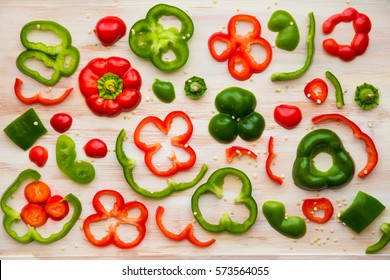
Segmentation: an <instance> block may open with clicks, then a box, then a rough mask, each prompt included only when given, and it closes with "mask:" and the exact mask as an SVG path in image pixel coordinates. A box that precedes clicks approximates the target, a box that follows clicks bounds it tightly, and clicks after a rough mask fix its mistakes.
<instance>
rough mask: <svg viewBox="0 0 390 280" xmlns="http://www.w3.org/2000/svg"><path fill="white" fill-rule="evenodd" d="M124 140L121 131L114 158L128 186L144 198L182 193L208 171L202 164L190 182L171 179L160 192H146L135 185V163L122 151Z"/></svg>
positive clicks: (124, 133)
mask: <svg viewBox="0 0 390 280" xmlns="http://www.w3.org/2000/svg"><path fill="white" fill-rule="evenodd" d="M125 138H126V131H125V130H124V129H122V130H121V131H120V133H119V135H118V137H117V139H116V144H115V153H116V158H117V160H118V162H119V164H120V165H121V166H122V168H123V174H124V176H125V179H126V181H127V183H128V184H129V186H130V187H131V188H132V189H133V190H134V191H135V192H136V193H138V194H140V195H142V196H144V197H148V198H154V199H159V198H164V197H167V196H169V195H171V194H172V193H174V192H179V191H184V190H186V189H189V188H192V187H193V186H195V185H196V184H198V183H199V181H200V180H202V178H203V177H204V175H205V174H206V172H207V170H208V167H207V165H206V164H203V165H202V167H201V169H200V171H199V173H198V174H197V175H196V176H195V178H194V179H193V180H192V181H189V182H180V183H176V182H175V181H174V180H173V179H172V178H169V179H168V183H167V186H166V187H165V188H164V189H162V190H160V191H150V190H147V189H145V188H144V187H142V186H140V185H139V184H137V182H136V181H135V180H134V175H133V172H134V168H135V167H136V161H135V160H134V159H132V158H129V157H127V155H126V153H125V151H124V149H123V142H124V140H125Z"/></svg>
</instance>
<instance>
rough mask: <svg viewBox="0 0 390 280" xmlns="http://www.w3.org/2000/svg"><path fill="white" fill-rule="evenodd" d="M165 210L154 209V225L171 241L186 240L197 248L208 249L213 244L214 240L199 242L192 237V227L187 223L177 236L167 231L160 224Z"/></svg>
mask: <svg viewBox="0 0 390 280" xmlns="http://www.w3.org/2000/svg"><path fill="white" fill-rule="evenodd" d="M164 211H165V209H164V207H162V206H158V207H157V209H156V223H157V226H158V228H159V229H160V230H161V232H162V233H163V234H164V235H165V236H166V237H168V238H169V239H172V240H177V241H181V240H184V239H187V240H188V241H190V242H191V243H192V244H194V245H196V246H199V247H208V246H210V245H211V244H213V243H214V242H215V239H214V238H213V239H210V240H209V241H204V242H203V241H200V240H199V239H198V238H196V237H195V236H194V227H193V225H192V223H189V224H188V225H187V226H186V227H185V228H184V229H183V230H182V231H181V232H180V233H179V234H176V233H173V232H171V231H169V230H168V229H167V228H166V227H165V226H164V224H163V222H162V215H163V213H164Z"/></svg>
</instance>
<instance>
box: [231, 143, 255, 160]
mask: <svg viewBox="0 0 390 280" xmlns="http://www.w3.org/2000/svg"><path fill="white" fill-rule="evenodd" d="M225 153H226V160H227V162H229V163H230V162H232V161H233V159H234V158H235V157H242V156H244V155H248V156H250V157H251V158H253V159H255V160H257V155H256V154H255V153H254V152H252V151H251V150H249V149H247V148H244V147H240V146H231V147H230V148H226V150H225Z"/></svg>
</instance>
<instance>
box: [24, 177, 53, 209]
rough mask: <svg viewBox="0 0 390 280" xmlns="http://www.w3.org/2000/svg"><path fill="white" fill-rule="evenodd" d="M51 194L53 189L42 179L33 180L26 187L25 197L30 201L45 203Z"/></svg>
mask: <svg viewBox="0 0 390 280" xmlns="http://www.w3.org/2000/svg"><path fill="white" fill-rule="evenodd" d="M50 195H51V190H50V188H49V186H48V185H46V183H44V182H42V181H38V182H31V183H29V184H27V185H26V187H25V188H24V197H25V198H26V200H27V201H28V202H29V203H35V204H41V205H43V204H45V202H46V201H47V200H48V199H49V197H50Z"/></svg>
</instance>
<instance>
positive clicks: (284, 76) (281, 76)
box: [271, 12, 316, 81]
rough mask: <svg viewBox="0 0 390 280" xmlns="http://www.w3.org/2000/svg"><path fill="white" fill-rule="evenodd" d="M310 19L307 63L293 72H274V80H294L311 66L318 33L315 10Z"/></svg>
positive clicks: (272, 77)
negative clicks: (315, 38)
mask: <svg viewBox="0 0 390 280" xmlns="http://www.w3.org/2000/svg"><path fill="white" fill-rule="evenodd" d="M309 20H310V26H309V33H308V35H307V39H306V44H307V56H306V61H305V64H304V65H303V67H302V68H300V69H298V70H296V71H293V72H283V73H279V72H277V73H274V74H272V76H271V80H272V81H285V80H294V79H298V78H299V77H302V76H303V75H304V74H305V73H306V71H307V70H308V69H309V68H310V66H311V64H312V62H313V57H314V50H315V46H314V37H315V34H316V22H315V20H314V14H313V12H310V13H309Z"/></svg>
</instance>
